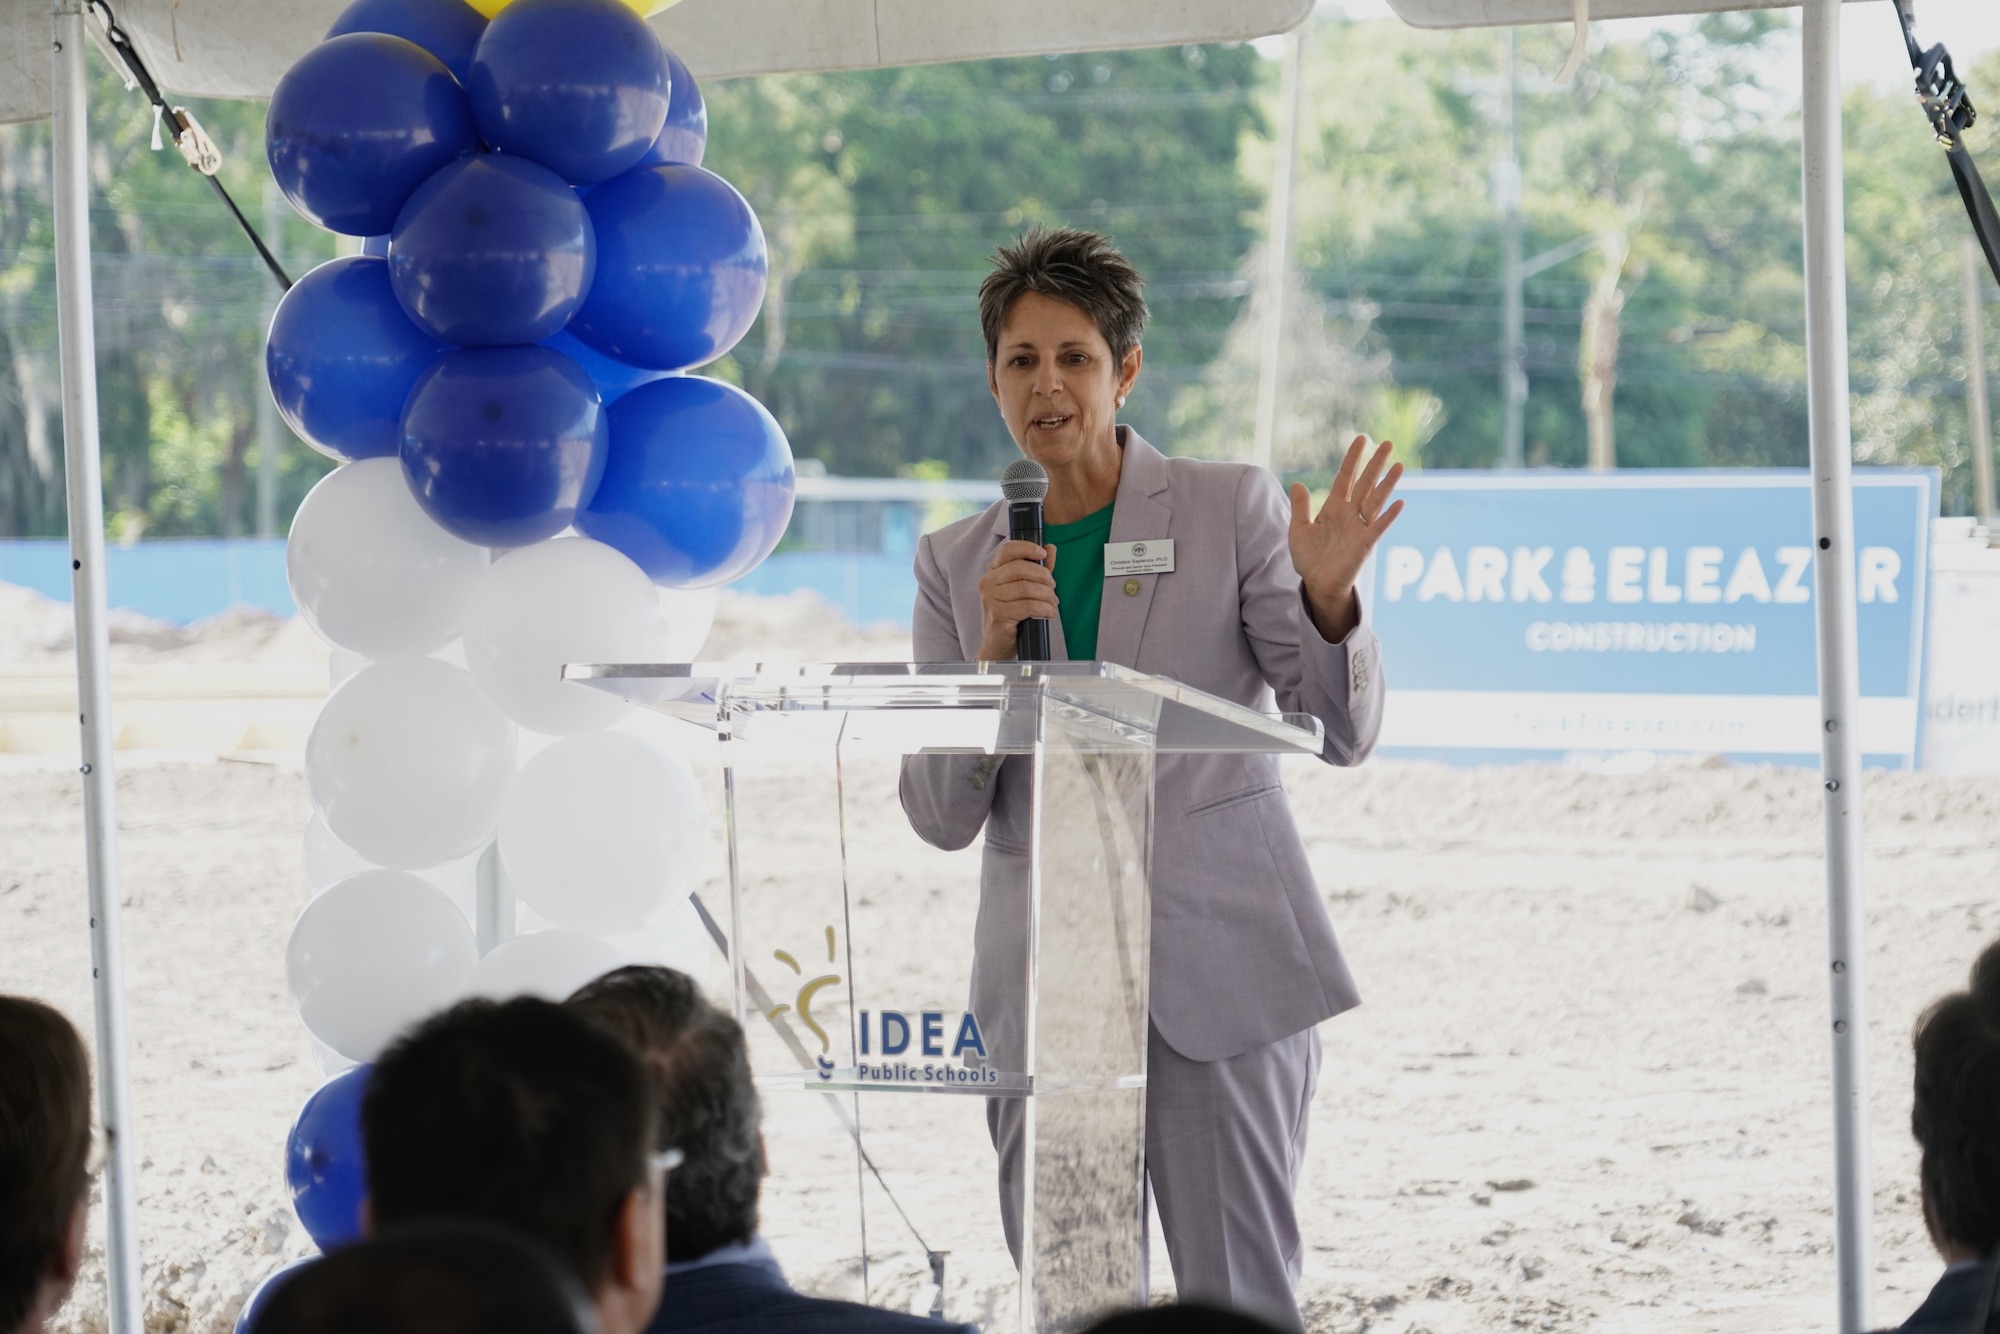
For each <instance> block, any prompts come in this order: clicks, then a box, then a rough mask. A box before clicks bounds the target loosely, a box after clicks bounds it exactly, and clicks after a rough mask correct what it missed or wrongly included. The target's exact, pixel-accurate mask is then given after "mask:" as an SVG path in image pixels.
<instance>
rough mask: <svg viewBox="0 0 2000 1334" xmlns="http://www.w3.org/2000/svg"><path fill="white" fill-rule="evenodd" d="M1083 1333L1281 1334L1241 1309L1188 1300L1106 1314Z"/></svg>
mask: <svg viewBox="0 0 2000 1334" xmlns="http://www.w3.org/2000/svg"><path fill="white" fill-rule="evenodd" d="M1084 1334H1278V1327H1277V1326H1276V1325H1267V1324H1265V1323H1264V1322H1263V1321H1262V1320H1259V1319H1258V1318H1257V1317H1255V1316H1251V1315H1244V1314H1243V1313H1242V1312H1241V1311H1231V1310H1228V1309H1226V1308H1224V1307H1220V1306H1203V1305H1202V1304H1201V1303H1199V1302H1188V1303H1185V1304H1176V1305H1173V1306H1143V1307H1140V1308H1139V1309H1138V1310H1136V1311H1120V1312H1119V1313H1118V1314H1117V1315H1111V1316H1106V1317H1104V1319H1102V1320H1100V1321H1098V1322H1097V1323H1096V1324H1094V1325H1092V1326H1091V1327H1090V1328H1089V1329H1087V1330H1085V1331H1084Z"/></svg>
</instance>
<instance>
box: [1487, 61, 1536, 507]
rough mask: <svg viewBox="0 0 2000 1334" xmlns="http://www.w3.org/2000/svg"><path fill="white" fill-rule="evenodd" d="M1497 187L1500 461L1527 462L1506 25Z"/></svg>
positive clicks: (1514, 110)
mask: <svg viewBox="0 0 2000 1334" xmlns="http://www.w3.org/2000/svg"><path fill="white" fill-rule="evenodd" d="M1493 190H1494V194H1495V195H1496V196H1497V198H1496V199H1495V201H1494V202H1496V203H1497V204H1499V206H1500V213H1501V218H1502V223H1501V230H1500V238H1501V254H1502V259H1501V263H1502V266H1503V280H1504V283H1505V286H1506V296H1505V301H1504V307H1505V308H1504V310H1503V312H1502V329H1501V334H1500V421H1501V425H1500V466H1501V467H1503V468H1519V467H1521V466H1523V465H1524V463H1525V462H1526V452H1527V451H1526V435H1527V427H1526V422H1525V416H1524V413H1525V410H1526V408H1527V404H1528V372H1527V370H1526V368H1525V367H1524V366H1523V364H1522V363H1523V362H1525V361H1526V360H1527V332H1526V328H1525V325H1524V321H1523V314H1522V305H1523V301H1524V296H1523V291H1522V289H1523V286H1524V285H1525V283H1526V281H1527V278H1526V275H1525V274H1524V273H1523V271H1522V268H1521V231H1522V227H1521V37H1520V30H1519V29H1517V28H1509V29H1507V156H1506V157H1505V158H1504V159H1502V161H1501V162H1500V165H1499V167H1498V168H1497V169H1496V170H1495V172H1494V178H1493Z"/></svg>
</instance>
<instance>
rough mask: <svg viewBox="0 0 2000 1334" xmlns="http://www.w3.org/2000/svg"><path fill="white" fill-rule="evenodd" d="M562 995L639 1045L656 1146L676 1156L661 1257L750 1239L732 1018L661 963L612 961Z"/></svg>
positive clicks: (748, 1139) (759, 1164)
mask: <svg viewBox="0 0 2000 1334" xmlns="http://www.w3.org/2000/svg"><path fill="white" fill-rule="evenodd" d="M565 1003H566V1004H567V1005H569V1006H570V1007H571V1008H572V1009H575V1010H577V1011H579V1012H581V1013H583V1014H586V1015H588V1016H590V1017H591V1018H592V1019H594V1020H596V1021H597V1022H598V1023H600V1024H602V1025H603V1026H604V1027H606V1028H608V1029H610V1030H611V1031H612V1032H614V1033H616V1034H618V1035H619V1036H620V1037H622V1038H624V1039H625V1041H627V1042H628V1043H630V1044H631V1046H632V1049H633V1050H634V1051H635V1052H637V1053H638V1054H639V1059H640V1060H641V1061H642V1062H643V1063H644V1065H645V1067H646V1073H647V1075H648V1076H649V1078H650V1080H651V1082H652V1085H653V1096H654V1098H655V1099H656V1101H657V1102H658V1104H659V1109H660V1122H659V1145H660V1147H661V1148H663V1149H664V1148H677V1149H679V1150H680V1151H681V1152H682V1153H683V1154H685V1155H686V1160H685V1161H684V1162H682V1164H681V1165H680V1166H679V1167H677V1168H675V1169H674V1174H673V1177H672V1179H671V1180H669V1181H668V1183H667V1258H668V1259H669V1260H673V1261H677V1262H678V1261H682V1260H698V1259H700V1258H701V1257H702V1256H704V1255H707V1254H708V1253H709V1252H710V1251H713V1250H715V1249H716V1248H717V1247H719V1246H727V1245H729V1244H731V1243H732V1242H734V1243H741V1242H746V1241H748V1240H750V1238H751V1236H752V1234H754V1233H755V1232H756V1231H757V1190H758V1186H759V1184H760V1183H761V1181H762V1179H763V1176H764V1146H763V1141H762V1140H761V1139H760V1138H759V1136H758V1127H759V1124H760V1122H761V1120H762V1112H761V1110H760V1108H759V1107H758V1103H757V1088H756V1085H755V1084H753V1083H752V1082H751V1080H750V1057H749V1053H748V1052H747V1051H746V1050H745V1048H744V1043H743V1029H742V1027H741V1026H740V1025H739V1024H737V1022H736V1021H735V1020H734V1019H732V1018H730V1017H729V1016H728V1015H726V1014H724V1013H722V1011H720V1010H718V1009H716V1008H715V1007H714V1006H713V1005H711V1004H709V1003H708V1001H707V999H706V998H704V997H703V996H702V994H701V991H700V989H699V988H697V987H696V986H695V984H694V981H693V979H691V978H689V977H688V976H687V975H686V974H684V973H677V972H675V971H674V970H673V969H671V968H656V967H645V966H633V967H628V968H620V969H618V970H616V971H615V972H610V973H606V974H605V975H604V976H603V977H600V978H598V979H597V980H596V981H595V982H591V983H589V984H588V985H586V986H585V987H584V988H583V989H582V990H581V991H578V992H577V993H576V994H575V995H574V996H571V997H570V998H569V1000H568V1001H567V1002H565Z"/></svg>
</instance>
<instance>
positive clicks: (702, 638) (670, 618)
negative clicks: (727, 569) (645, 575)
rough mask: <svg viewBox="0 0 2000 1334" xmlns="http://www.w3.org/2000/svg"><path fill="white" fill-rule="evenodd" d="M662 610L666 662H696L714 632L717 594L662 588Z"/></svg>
mask: <svg viewBox="0 0 2000 1334" xmlns="http://www.w3.org/2000/svg"><path fill="white" fill-rule="evenodd" d="M660 610H661V612H662V613H664V614H665V616H666V618H667V651H666V655H665V660H666V661H667V662H693V661H694V660H695V658H696V657H698V656H699V655H700V653H701V646H702V645H703V644H706V643H707V642H708V632H709V631H710V630H713V629H714V628H715V590H714V589H712V588H662V589H661V590H660Z"/></svg>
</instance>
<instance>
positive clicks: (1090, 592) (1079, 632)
mask: <svg viewBox="0 0 2000 1334" xmlns="http://www.w3.org/2000/svg"><path fill="white" fill-rule="evenodd" d="M1116 508H1117V506H1116V505H1115V504H1113V505H1106V506H1105V507H1104V508H1103V509H1101V510H1099V511H1097V513H1095V514H1086V515H1085V516H1084V517H1083V518H1081V519H1078V520H1077V521H1076V522H1075V523H1051V524H1046V525H1044V526H1043V528H1042V541H1044V542H1046V543H1048V544H1049V545H1050V546H1052V547H1054V548H1055V549H1056V569H1055V576H1056V604H1057V606H1058V608H1059V609H1060V610H1061V612H1062V628H1063V642H1064V644H1065V646H1067V647H1068V649H1069V660H1070V661H1071V662H1087V661H1089V660H1090V659H1092V658H1095V657H1096V656H1097V614H1098V612H1099V611H1101V610H1103V608H1104V544H1105V543H1106V542H1108V541H1110V540H1111V511H1112V510H1114V509H1116Z"/></svg>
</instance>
